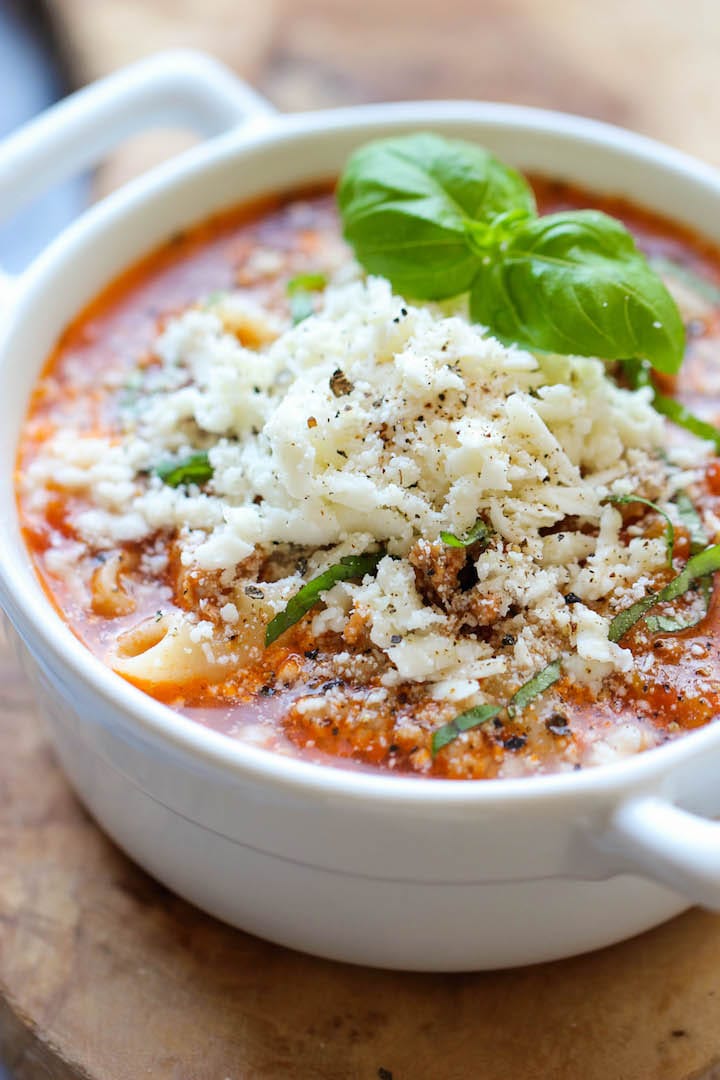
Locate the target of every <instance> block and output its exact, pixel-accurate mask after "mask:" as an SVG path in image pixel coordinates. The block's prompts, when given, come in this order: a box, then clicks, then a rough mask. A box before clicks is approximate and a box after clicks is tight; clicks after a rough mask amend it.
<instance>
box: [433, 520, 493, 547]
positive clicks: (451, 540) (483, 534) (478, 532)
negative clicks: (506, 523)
mask: <svg viewBox="0 0 720 1080" xmlns="http://www.w3.org/2000/svg"><path fill="white" fill-rule="evenodd" d="M491 532H492V530H491V529H490V527H489V526H488V525H486V524H485V522H484V521H483V519H482V518H478V519H477V521H476V522H475V524H474V525H473V527H472V528H471V529H469V530H468V532H466V533H465V535H464V536H463V537H459V536H456V535H455V533H451V532H441V533H440V539H441V540H442V542H443V544H446V545H447V547H454V548H466V547H470V545H471V544H474V543H475V542H476V540H479V541H480V542H481V543H482V544H483V545H484V546H485V547H487V542H488V540H489V539H490V534H491Z"/></svg>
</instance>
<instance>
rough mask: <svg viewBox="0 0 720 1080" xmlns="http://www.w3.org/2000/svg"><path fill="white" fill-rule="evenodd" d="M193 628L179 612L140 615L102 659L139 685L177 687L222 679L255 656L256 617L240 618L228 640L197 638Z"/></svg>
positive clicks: (259, 625)
mask: <svg viewBox="0 0 720 1080" xmlns="http://www.w3.org/2000/svg"><path fill="white" fill-rule="evenodd" d="M197 629H198V628H197V624H196V623H193V622H190V620H189V619H188V618H187V617H186V616H185V615H184V614H183V613H182V612H174V613H172V614H170V615H162V616H160V617H151V618H149V619H144V620H143V621H142V622H140V623H138V624H137V626H133V627H132V628H131V629H130V630H126V631H125V632H124V633H123V634H120V636H119V637H118V639H117V642H116V644H115V648H114V650H113V651H112V653H111V654H110V655H109V656H108V658H107V662H108V663H109V665H110V667H111V668H112V669H113V671H116V672H117V673H118V675H122V676H123V677H124V678H126V679H127V680H128V681H129V682H132V683H133V684H134V685H135V686H139V687H140V689H143V690H145V689H150V688H152V689H153V690H161V689H162V690H171V689H177V690H181V689H182V688H183V686H185V685H187V684H190V683H197V682H205V683H219V682H223V681H224V680H225V679H227V678H229V676H230V675H231V674H232V672H233V671H234V670H235V669H237V668H238V667H245V666H247V665H248V664H250V663H252V662H253V661H255V660H257V659H258V658H259V656H260V653H261V650H262V640H263V633H264V622H261V621H260V620H253V621H252V622H250V621H245V622H243V623H239V624H238V625H237V626H236V627H234V628H233V629H234V631H236V632H235V634H234V638H233V640H231V641H226V640H223V639H222V638H219V637H218V638H212V639H208V640H206V639H203V638H199V636H198V633H197Z"/></svg>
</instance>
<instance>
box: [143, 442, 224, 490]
mask: <svg viewBox="0 0 720 1080" xmlns="http://www.w3.org/2000/svg"><path fill="white" fill-rule="evenodd" d="M153 472H154V473H155V475H156V476H159V477H160V479H161V480H162V482H163V483H164V484H167V485H168V487H180V485H181V484H197V485H198V487H199V486H200V485H201V484H205V483H207V481H208V480H210V479H211V477H212V474H213V467H212V465H211V464H210V460H209V458H208V456H207V454H206V453H205V451H204V450H200V451H198V452H197V453H196V454H188V455H187V457H184V458H175V459H174V460H170V461H162V462H160V464H159V465H156V466H155V468H154V470H153Z"/></svg>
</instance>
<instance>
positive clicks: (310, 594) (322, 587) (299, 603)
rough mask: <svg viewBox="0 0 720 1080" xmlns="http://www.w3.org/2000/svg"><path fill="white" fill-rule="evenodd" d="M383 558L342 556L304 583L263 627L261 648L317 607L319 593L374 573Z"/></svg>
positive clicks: (383, 553) (380, 552)
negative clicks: (339, 583)
mask: <svg viewBox="0 0 720 1080" xmlns="http://www.w3.org/2000/svg"><path fill="white" fill-rule="evenodd" d="M384 555H385V552H384V551H379V552H377V553H375V554H372V555H346V556H344V557H343V558H342V559H341V560H340V562H339V563H336V564H335V565H334V566H329V567H328V569H327V570H325V571H323V573H322V574H318V576H317V577H316V578H313V579H312V580H311V581H307V582H306V583H305V584H304V585H303V587H302V588H301V589H300V590H299V591H298V592H296V593H295V595H294V596H293V597H292V599H291V600H289V601H288V603H287V606H286V607H285V608H284V609H283V610H282V611H279V612H278V614H277V615H276V616H275V617H274V618H273V619H271V620H270V622H269V623H268V624H267V626H266V628H265V648H267V647H268V645H272V643H273V641H276V640H277V639H278V638H279V637H280V635H281V634H284V633H285V631H286V630H289V629H290V627H291V626H294V625H295V623H297V622H299V621H300V619H302V617H303V615H305V614H306V613H307V612H308V611H310V609H311V608H312V607H314V606H315V604H317V602H318V601H319V599H320V594H321V593H324V592H327V591H328V589H331V588H332V587H333V585H337V583H338V581H348V580H350V579H352V578H362V577H365V575H366V574H374V573H375V571H376V570H377V565H378V563H379V562H380V560H381V559H382V558H383V557H384Z"/></svg>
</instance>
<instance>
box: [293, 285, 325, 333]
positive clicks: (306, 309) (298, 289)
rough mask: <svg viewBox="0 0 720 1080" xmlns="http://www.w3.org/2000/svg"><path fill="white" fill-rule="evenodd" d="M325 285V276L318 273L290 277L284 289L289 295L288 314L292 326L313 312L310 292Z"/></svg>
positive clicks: (313, 306)
mask: <svg viewBox="0 0 720 1080" xmlns="http://www.w3.org/2000/svg"><path fill="white" fill-rule="evenodd" d="M326 285H327V278H326V277H325V275H324V274H320V273H312V274H296V275H295V277H292V278H290V280H289V281H288V283H287V285H286V286H285V291H286V292H287V294H288V296H289V297H290V315H291V317H292V321H293V326H297V324H298V323H301V322H303V320H304V319H307V318H309V317H310V316H311V315H313V314H314V312H315V304H314V302H313V298H312V293H314V292H319V291H320V290H321V289H324V288H325V286H326Z"/></svg>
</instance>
